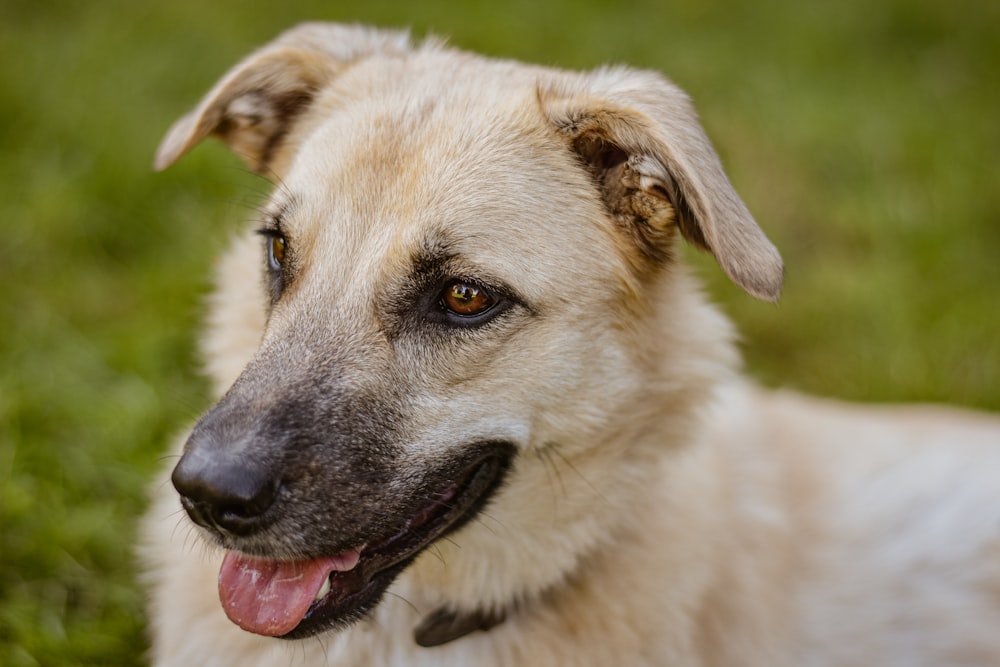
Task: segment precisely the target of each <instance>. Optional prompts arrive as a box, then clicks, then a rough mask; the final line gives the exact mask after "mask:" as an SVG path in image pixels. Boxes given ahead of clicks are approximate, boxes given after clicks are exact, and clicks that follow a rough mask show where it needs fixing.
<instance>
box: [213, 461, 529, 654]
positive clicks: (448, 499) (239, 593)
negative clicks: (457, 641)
mask: <svg viewBox="0 0 1000 667" xmlns="http://www.w3.org/2000/svg"><path fill="white" fill-rule="evenodd" d="M512 453H513V448H512V447H511V446H510V445H508V444H497V445H494V446H492V447H491V448H490V449H489V451H488V453H487V454H486V455H485V456H483V457H481V458H479V459H477V461H476V462H475V463H474V464H473V465H471V466H469V467H467V468H466V469H465V471H464V472H463V473H462V474H460V475H458V476H456V477H455V478H454V479H453V480H452V481H450V482H448V483H447V484H445V485H444V486H443V487H442V488H441V489H439V490H438V491H437V493H436V494H435V498H434V499H433V500H432V501H431V502H430V503H428V504H427V505H426V506H424V507H423V508H421V509H420V510H419V511H417V512H416V513H415V514H413V515H411V516H409V517H407V518H406V519H405V520H404V521H402V523H401V525H400V527H399V529H397V530H396V531H395V532H393V533H392V534H389V535H384V536H380V537H379V538H377V539H376V540H374V541H372V542H369V543H368V544H366V545H363V546H359V547H357V548H354V549H351V550H348V551H344V552H342V553H339V554H335V555H332V556H327V557H322V558H315V559H310V560H299V561H287V560H269V559H265V558H257V557H251V556H245V555H243V554H240V553H238V552H236V551H227V552H226V556H225V559H224V560H223V564H222V569H221V570H220V572H219V598H220V599H221V601H222V606H223V609H225V612H226V615H227V616H229V619H230V620H231V621H233V622H234V623H236V625H238V626H240V627H241V628H243V629H244V630H247V631H249V632H253V633H256V634H260V635H266V636H269V637H281V638H284V639H299V638H302V637H309V636H312V635H315V634H317V633H320V632H323V631H325V630H329V629H332V628H335V627H338V626H346V625H349V624H350V623H352V622H353V621H356V620H358V619H359V618H361V617H362V616H364V614H365V613H367V612H368V611H369V610H371V609H372V608H373V607H374V606H375V605H376V604H378V602H379V600H380V599H381V598H382V595H383V593H385V590H386V589H387V588H388V587H389V584H391V583H392V581H393V580H394V579H395V578H396V576H397V575H398V574H399V573H400V572H401V571H402V570H403V569H404V568H405V567H406V566H407V565H409V564H410V563H411V562H412V561H413V560H414V559H415V558H416V556H417V555H418V554H419V553H420V552H421V551H423V550H424V549H425V548H426V547H427V546H428V545H430V544H431V543H432V542H434V541H435V540H437V539H438V538H440V537H442V536H443V535H445V534H446V533H449V532H451V531H453V530H455V529H457V528H459V527H460V526H461V525H463V524H464V523H465V522H466V521H467V520H469V519H470V518H471V517H473V516H474V515H475V514H477V513H478V512H479V510H480V509H482V507H483V506H484V505H485V504H486V502H487V500H489V497H490V496H491V495H492V494H493V492H494V491H495V490H496V489H497V488H498V487H499V485H500V482H501V481H502V479H503V475H504V473H505V472H506V470H507V468H508V466H509V463H510V460H511V458H512Z"/></svg>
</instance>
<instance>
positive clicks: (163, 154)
mask: <svg viewBox="0 0 1000 667" xmlns="http://www.w3.org/2000/svg"><path fill="white" fill-rule="evenodd" d="M409 49H410V41H409V36H408V35H407V33H405V32H394V31H385V30H375V29H372V28H365V27H362V26H345V25H337V24H332V23H305V24H302V25H299V26H296V27H295V28H292V29H291V30H288V31H286V32H284V33H282V34H281V35H279V36H278V38H277V39H275V40H274V41H273V42H271V43H270V44H267V45H266V46H264V47H262V48H260V49H258V50H257V51H255V52H253V53H251V54H250V55H249V56H248V57H246V58H245V59H244V60H243V61H242V62H240V63H239V64H238V65H236V66H235V67H233V68H232V69H231V70H229V72H227V73H226V75H225V76H223V77H222V79H221V80H219V82H218V83H217V84H216V85H215V86H214V87H213V88H212V90H211V91H209V93H208V94H207V95H206V96H205V97H204V98H203V99H202V101H201V103H200V104H199V105H198V106H197V107H196V108H195V109H194V110H193V111H191V112H190V113H189V114H187V115H186V116H184V117H183V118H181V119H180V120H178V121H177V122H176V123H175V124H174V125H173V127H171V128H170V130H169V131H168V132H167V135H166V137H164V139H163V141H162V143H161V144H160V147H159V149H158V150H157V153H156V159H155V161H154V163H153V166H154V168H155V169H157V170H162V169H166V168H167V167H169V166H170V165H171V164H173V163H174V162H176V161H177V160H178V159H179V158H180V157H181V156H182V155H184V154H185V153H187V152H188V151H189V150H191V149H192V148H193V147H194V146H195V145H197V144H198V142H200V141H201V140H202V139H204V138H205V137H206V136H208V135H209V134H213V135H215V136H218V137H219V138H220V139H222V141H224V142H225V143H226V144H227V145H228V146H229V147H230V149H232V150H233V152H235V153H236V154H237V155H239V156H240V157H241V158H242V159H243V161H244V162H246V164H247V166H249V167H250V168H251V169H253V170H254V171H256V172H258V173H263V172H266V171H267V170H268V168H269V163H270V162H271V159H272V158H273V156H274V153H275V151H276V150H277V148H278V147H279V146H280V144H281V141H282V139H284V137H285V136H286V134H287V133H288V130H289V128H290V127H291V124H292V122H293V121H294V120H295V119H296V117H297V116H299V114H301V113H302V112H303V111H304V110H305V109H306V108H307V107H308V106H309V104H311V103H312V101H313V98H314V97H315V95H316V93H317V92H318V91H319V89H320V88H322V86H323V85H324V84H325V83H327V82H328V81H330V80H331V79H332V78H333V77H334V76H336V75H337V73H338V72H340V71H342V70H343V69H344V68H345V67H347V66H348V65H350V63H351V62H353V61H356V60H359V59H361V58H364V57H366V56H370V55H372V54H375V53H397V54H402V53H405V52H406V51H408V50H409Z"/></svg>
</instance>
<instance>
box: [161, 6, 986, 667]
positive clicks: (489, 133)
mask: <svg viewBox="0 0 1000 667" xmlns="http://www.w3.org/2000/svg"><path fill="white" fill-rule="evenodd" d="M210 134H213V135H216V136H218V137H220V138H221V139H222V140H223V141H225V142H226V143H227V144H228V145H229V146H230V147H231V148H232V149H233V150H234V151H235V152H236V153H238V154H239V155H240V156H241V157H242V158H243V159H244V160H245V161H246V162H247V163H248V164H249V165H250V166H251V167H252V168H253V169H254V170H256V171H258V172H260V173H262V174H265V175H267V176H269V177H270V178H272V179H273V180H274V181H275V182H276V183H277V187H276V189H275V192H274V194H273V196H272V197H271V199H270V202H269V203H268V204H267V205H266V206H265V207H264V209H263V210H262V212H261V216H260V223H259V225H258V227H260V229H259V230H258V231H259V233H254V230H248V232H247V233H246V234H245V235H243V236H241V237H240V238H238V239H237V240H236V242H235V244H234V246H233V248H232V250H231V251H230V253H229V254H228V255H227V257H226V259H225V260H224V261H223V263H222V265H221V271H220V274H219V289H218V291H217V293H216V296H215V298H214V299H213V301H212V306H213V309H212V315H211V320H210V323H209V324H210V327H209V331H208V336H207V342H206V344H205V350H206V356H207V363H208V369H209V371H210V373H211V375H212V378H213V380H214V383H215V387H216V388H217V390H218V393H219V395H220V397H221V398H220V400H219V402H218V404H217V405H216V406H215V407H214V408H212V409H211V410H210V411H209V412H208V413H207V414H206V415H205V416H204V417H203V418H202V419H201V421H200V422H199V423H198V425H197V426H196V427H195V428H194V430H193V432H192V434H191V436H190V438H189V439H188V440H187V443H186V445H185V447H184V455H183V457H182V458H181V459H180V462H179V463H178V465H177V466H176V468H175V469H174V471H173V484H174V486H175V487H176V489H177V490H178V491H179V492H180V496H181V499H180V504H181V505H183V507H184V509H185V510H186V511H187V514H188V515H189V516H190V518H191V519H192V520H193V521H194V522H195V523H196V524H198V525H199V526H200V527H199V528H197V529H196V530H197V533H198V534H199V536H193V535H192V534H191V530H192V529H190V528H188V527H185V526H181V527H178V516H177V511H178V497H177V495H176V493H175V492H174V490H173V489H171V488H169V486H170V485H168V484H160V485H158V486H157V489H158V490H157V496H158V497H157V500H156V503H155V507H154V509H153V511H152V512H151V514H150V516H149V517H148V519H147V522H146V524H145V526H146V536H145V541H144V547H143V557H144V558H145V561H146V563H147V564H148V566H149V570H150V581H151V585H152V590H153V599H152V604H151V627H152V633H153V660H154V662H155V664H157V665H174V666H177V667H191V666H193V665H239V666H241V667H249V666H253V665H260V666H264V665H267V666H274V665H320V666H329V667H335V666H336V667H342V666H381V665H427V666H431V665H433V666H435V667H442V666H447V665H474V666H480V667H486V666H490V665H512V666H514V665H517V666H521V665H558V666H564V667H570V666H572V667H583V666H586V665H601V666H609V665H610V666H613V667H638V666H641V665H669V666H672V667H683V666H693V665H718V666H722V665H725V666H733V665H759V666H767V667H777V666H801V665H841V666H847V665H858V666H865V667H870V666H874V665H879V666H884V665H900V666H907V667H910V666H913V665H935V666H940V665H983V666H985V665H994V666H995V665H1000V420H998V419H996V418H993V417H988V416H980V415H976V414H972V413H964V412H960V411H953V410H946V409H915V408H865V407H851V406H847V405H842V404H837V403H832V402H825V401H819V400H815V399H809V398H805V397H800V396H796V395H792V394H787V393H771V392H765V391H762V390H759V389H757V388H755V387H753V386H751V385H749V384H747V383H745V382H743V381H741V380H740V379H739V377H738V375H737V374H736V371H735V370H734V369H735V368H736V367H737V365H738V360H737V355H736V352H735V351H734V347H733V345H732V343H731V338H732V331H731V329H730V327H729V325H728V324H727V322H726V320H725V319H724V318H723V317H722V316H721V315H720V314H719V313H718V312H717V311H716V310H714V309H713V308H712V307H711V306H709V305H707V304H706V303H705V300H704V299H703V298H702V296H701V295H700V293H699V289H698V287H697V285H696V284H695V283H694V281H693V280H692V279H691V277H690V276H689V275H688V273H687V272H686V271H685V270H684V269H683V267H682V266H681V265H680V264H679V263H678V261H677V258H676V246H677V244H678V243H679V242H680V237H684V238H686V239H687V240H688V241H690V242H692V243H694V244H696V245H698V246H700V247H702V248H704V249H707V250H708V251H709V252H711V253H712V254H713V255H714V256H715V257H716V259H717V260H718V262H719V264H720V265H721V266H722V268H723V270H725V272H726V273H727V274H728V275H729V276H730V277H731V278H732V280H733V281H735V282H736V283H737V284H738V285H740V286H741V287H742V288H743V289H744V290H746V291H747V292H749V293H750V294H752V295H754V296H757V297H760V298H763V299H772V300H773V299H776V298H777V297H778V294H779V291H780V288H781V282H782V266H781V260H780V257H779V255H778V253H777V252H776V251H775V249H774V248H773V246H772V245H771V244H770V243H769V242H768V240H767V239H766V238H765V236H764V234H763V233H762V232H761V231H760V229H759V228H758V227H757V225H756V224H755V222H754V221H753V219H752V218H751V216H750V214H749V213H748V212H747V210H746V208H745V206H744V205H743V203H742V202H741V201H740V199H739V198H738V197H737V195H736V194H735V192H734V191H733V189H732V186H731V185H730V184H729V182H728V180H727V179H726V176H725V175H724V173H723V171H722V168H721V167H720V165H719V161H718V159H717V157H716V155H715V153H714V151H713V150H712V148H711V145H710V144H709V141H708V139H707V138H706V137H705V135H704V133H703V132H702V130H701V128H700V127H699V125H698V122H697V120H696V117H695V113H694V111H693V110H692V108H691V106H690V104H689V102H688V100H687V98H686V97H685V95H684V94H683V93H682V92H681V91H680V90H678V89H677V88H676V87H674V86H673V85H671V84H670V83H668V82H667V81H666V80H664V79H663V78H662V77H660V76H658V75H656V74H653V73H649V72H642V71H634V70H630V69H624V68H610V69H601V70H597V71H595V72H591V73H585V74H582V73H571V72H563V71H556V70H551V69H543V68H538V67H529V66H525V65H521V64H517V63H513V62H503V61H496V60H488V59H485V58H481V57H478V56H475V55H471V54H468V53H463V52H461V51H457V50H454V49H450V48H446V47H444V46H442V45H441V44H438V43H436V42H430V43H426V44H424V45H422V46H411V45H410V44H409V42H408V39H407V37H406V36H405V35H403V34H400V33H393V32H382V31H375V30H369V29H364V28H360V27H345V26H337V25H304V26H301V27H299V28H296V29H294V30H292V31H290V32H287V33H285V34H284V35H282V36H281V37H279V38H278V40H276V41H275V42H273V43H271V44H269V45H267V46H266V47H264V48H263V49H261V50H259V51H257V52H255V53H253V54H252V55H251V56H249V57H248V58H247V59H246V60H244V61H243V62H242V63H240V64H239V65H238V66H237V67H236V68H234V69H233V70H232V71H230V72H229V73H228V74H227V75H226V76H225V77H224V78H223V79H222V81H221V82H220V83H219V84H218V85H217V86H216V87H215V88H214V89H213V90H212V91H211V92H210V93H209V94H208V95H207V97H206V98H205V99H204V101H203V102H202V103H201V104H200V105H199V106H198V108H197V109H196V110H195V111H194V112H192V113H191V114H189V115H188V116H185V117H184V118H182V119H181V120H180V121H179V122H178V123H177V125H176V126H175V127H174V128H173V129H172V130H171V131H170V133H169V135H168V136H167V138H166V139H165V141H164V142H163V145H162V146H161V148H160V152H159V155H158V156H157V162H156V165H157V167H158V168H164V167H166V166H168V165H170V164H171V163H173V162H174V161H175V160H177V159H178V158H179V157H180V156H181V155H182V154H184V153H185V152H186V151H187V150H189V149H190V148H191V147H192V146H194V145H195V144H197V143H198V142H199V141H201V140H202V139H203V138H204V137H206V136H208V135H210ZM184 521H185V522H186V521H187V519H186V518H185V519H184ZM201 537H204V538H205V540H204V544H208V545H211V546H209V547H208V548H203V547H202V546H201V545H200V544H199V542H202V540H201V539H200V538H201ZM227 616H228V618H227ZM300 638H311V639H305V640H301V639H300ZM295 639H299V640H298V641H295Z"/></svg>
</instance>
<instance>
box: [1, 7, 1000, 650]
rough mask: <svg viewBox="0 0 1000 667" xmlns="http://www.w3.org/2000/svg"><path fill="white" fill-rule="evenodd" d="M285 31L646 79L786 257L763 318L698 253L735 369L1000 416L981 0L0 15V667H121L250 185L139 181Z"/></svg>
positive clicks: (195, 160) (219, 159)
mask: <svg viewBox="0 0 1000 667" xmlns="http://www.w3.org/2000/svg"><path fill="white" fill-rule="evenodd" d="M305 19H326V20H341V21H362V22H377V23H382V24H386V25H392V26H411V27H412V28H413V30H414V32H415V34H417V35H422V34H425V33H426V32H428V31H432V32H435V33H439V34H442V35H446V36H450V37H451V40H452V42H453V43H454V44H456V45H458V46H461V47H464V48H469V49H475V50H478V51H482V52H485V53H487V54H492V55H499V56H504V57H513V58H519V59H524V60H530V61H535V62H540V63H544V64H553V65H559V66H563V67H574V68H586V67H591V66H596V65H598V64H601V63H604V62H623V63H631V64H635V65H639V66H643V67H650V68H656V69H660V70H662V71H664V72H666V73H667V74H668V75H669V76H670V77H672V78H673V79H674V80H675V81H676V82H677V83H679V84H680V85H681V86H682V87H684V88H685V89H687V90H688V91H689V92H690V93H691V94H692V95H693V97H694V98H695V101H696V103H697V105H698V107H699V109H700V111H701V114H702V118H703V120H704V123H705V125H706V127H707V129H708V132H709V134H710V136H712V138H713V139H714V141H715V143H716V145H717V147H718V149H719V151H720V153H721V154H722V157H723V160H724V162H725V164H726V166H727V169H728V171H729V173H730V176H731V177H732V180H733V181H734V183H735V184H736V186H737V189H738V190H739V191H740V192H741V194H742V195H743V197H744V199H745V200H746V201H747V203H748V205H749V207H750V209H751V210H752V211H753V212H754V213H755V215H756V217H757V219H758V220H759V221H760V222H761V224H762V225H763V226H764V228H765V229H766V230H767V232H768V233H769V235H770V236H771V238H772V239H773V240H774V241H775V242H776V243H777V245H778V246H779V247H780V248H781V249H782V251H783V253H784V255H785V259H786V265H787V285H786V291H785V295H784V298H783V299H782V301H781V303H780V304H779V305H777V306H774V305H769V304H764V303H760V302H756V301H754V300H752V299H750V298H748V297H746V296H744V295H742V294H741V293H739V292H738V290H736V289H735V288H733V287H732V286H730V285H729V284H728V283H727V282H726V281H725V280H724V278H723V277H722V275H721V272H720V271H719V270H718V269H717V267H715V266H714V264H713V263H712V261H711V260H710V259H709V258H705V257H702V256H696V255H697V254H696V253H694V252H691V253H689V254H690V255H691V256H692V257H691V259H692V261H694V262H696V263H697V264H698V266H699V270H700V272H701V273H702V274H703V275H704V277H705V280H706V282H707V283H708V284H709V289H710V292H711V293H712V295H713V297H714V298H715V299H717V300H718V301H720V302H722V303H724V304H725V307H726V309H727V310H728V311H729V312H730V313H731V314H732V315H733V317H734V319H736V320H737V322H738V323H739V325H740V328H741V329H742V331H743V333H744V334H745V339H744V348H745V352H746V357H747V366H748V370H749V372H750V373H751V374H753V375H754V376H755V377H757V378H759V379H760V380H761V381H762V382H765V383H766V384H768V385H774V386H789V387H796V388H800V389H803V390H807V391H810V392H816V393H821V394H825V395H831V396H839V397H845V398H851V399H863V400H874V401H897V400H921V401H949V402H955V403H960V404H965V405H969V406H975V407H981V408H991V409H1000V388H998V387H997V380H998V378H1000V372H998V369H1000V308H998V305H1000V304H998V297H997V288H998V286H1000V225H998V224H997V223H998V222H1000V220H998V218H1000V187H998V185H1000V182H998V178H1000V177H998V169H997V159H998V158H997V156H998V155H1000V85H998V83H997V72H1000V39H998V35H1000V3H996V2H983V1H981V0H979V1H975V0H953V1H951V2H947V3H945V2H940V0H929V1H926V2H922V1H913V2H903V1H902V0H880V1H879V2H872V1H871V0H840V1H838V2H810V1H803V0H774V1H771V0H766V1H763V2H754V3H733V4H727V3H722V2H715V1H712V0H680V1H677V2H663V1H660V2H653V1H642V0H630V1H623V2H610V1H598V0H575V1H573V2H570V1H569V0H559V1H556V2H544V1H539V0H533V1H531V2H528V1H526V0H512V1H508V2H497V1H496V0H491V1H489V2H487V1H483V0H466V1H464V2H455V3H453V4H449V3H445V2H441V1H435V2H424V3H419V2H399V1H397V2H388V1H385V0H367V1H366V2H363V3H361V2H359V3H350V4H349V3H338V2H335V1H334V2H322V3H320V2H305V1H301V0H283V1H282V2H274V3H263V2H257V3H246V4H245V5H243V4H240V3H237V2H232V1H230V0H212V1H205V0H197V1H195V0H171V2H163V3H145V2H134V1H131V0H130V1H125V0H105V1H102V2H65V3H62V4H55V3H52V2H39V1H37V0H31V1H28V0H0V230H2V236H0V289H2V293H0V664H2V665H5V666H8V667H20V666H22V665H63V664H65V665H71V664H100V665H129V664H138V663H140V662H141V660H142V652H143V650H144V646H145V642H144V638H143V628H144V620H143V613H142V595H141V592H140V591H139V589H138V586H137V585H136V581H135V564H134V560H133V557H132V554H131V544H132V542H133V539H134V535H135V522H136V518H137V517H138V516H139V515H140V513H141V511H142V509H143V507H144V505H145V500H144V497H145V487H146V486H147V485H148V484H149V480H150V477H151V474H152V473H153V471H154V470H155V469H157V467H158V466H160V465H162V462H163V457H164V454H163V452H164V448H165V445H166V442H167V441H168V440H169V439H170V437H171V436H172V435H173V434H176V433H177V432H179V431H180V430H181V429H182V428H183V426H184V425H185V424H186V423H188V422H189V420H191V419H193V418H194V417H195V416H196V415H197V414H198V412H199V411H200V410H202V409H203V408H204V407H205V406H206V403H207V400H208V399H207V390H206V383H205V382H204V381H203V380H202V379H200V378H199V376H198V371H197V361H196V358H195V354H194V351H193V350H194V342H193V341H194V332H195V330H196V327H197V323H198V321H199V318H200V314H201V297H202V295H203V294H204V292H205V290H206V288H207V282H206V279H207V276H208V275H209V272H210V269H211V265H212V258H213V257H214V256H215V255H216V254H217V252H218V251H219V249H220V247H221V246H222V244H223V243H224V241H225V239H226V237H227V235H229V234H231V233H232V231H233V230H234V229H236V228H237V226H239V225H241V224H242V223H243V222H245V221H246V220H248V219H250V217H251V216H252V209H253V207H254V205H256V203H258V202H259V201H260V200H261V198H262V196H263V194H264V192H266V189H267V186H266V184H265V183H263V182H262V181H260V180H258V179H256V178H254V177H252V176H250V175H248V174H246V173H245V172H244V170H243V169H242V167H241V165H240V163H239V162H238V161H237V160H236V159H235V158H234V157H233V156H231V155H229V154H228V153H227V152H226V151H225V150H224V149H223V148H222V147H221V146H219V145H217V144H212V145H206V146H203V147H200V148H198V149H197V150H196V151H195V152H194V153H193V154H192V155H191V156H189V157H188V158H186V159H185V160H184V161H182V162H181V163H180V164H179V165H177V166H175V167H174V168H172V169H171V170H169V171H167V172H166V173H164V174H154V173H152V172H151V170H150V168H149V165H150V162H151V160H152V155H153V152H154V149H155V147H156V145H157V143H158V141H159V139H160V137H161V136H162V134H163V132H164V131H165V130H166V128H167V127H168V126H169V124H170V123H171V122H172V121H173V120H174V119H175V118H176V117H178V116H179V115H180V114H181V113H183V112H185V111H186V110H187V109H188V108H189V107H190V106H192V105H193V104H194V103H195V102H196V101H197V99H198V98H199V97H200V95H201V94H202V93H203V92H205V90H206V89H207V88H208V87H209V86H210V85H211V84H212V83H213V82H214V81H215V79H216V77H217V76H219V75H220V74H221V73H222V72H223V71H224V70H225V69H226V68H228V67H229V66H230V65H232V64H233V63H234V62H235V61H236V60H237V59H238V58H240V57H242V56H243V55H244V54H245V53H246V52H247V51H248V50H249V49H251V48H252V47H254V46H256V45H258V44H260V43H262V42H265V41H267V40H268V39H270V38H271V37H273V36H274V35H275V34H276V33H277V32H279V31H280V30H282V29H284V28H286V27H288V26H290V25H292V24H294V23H296V22H298V21H301V20H305Z"/></svg>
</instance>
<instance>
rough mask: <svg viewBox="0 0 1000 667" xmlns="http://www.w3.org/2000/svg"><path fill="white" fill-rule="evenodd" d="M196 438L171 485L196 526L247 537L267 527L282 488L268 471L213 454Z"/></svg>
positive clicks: (238, 457)
mask: <svg viewBox="0 0 1000 667" xmlns="http://www.w3.org/2000/svg"><path fill="white" fill-rule="evenodd" d="M203 440H204V438H201V439H199V436H198V435H197V434H195V435H193V436H192V437H191V440H189V441H188V446H187V451H186V452H185V454H184V456H182V457H181V460H180V462H179V463H178V464H177V467H176V468H174V472H173V474H172V475H171V477H170V479H171V481H172V482H173V484H174V488H175V489H177V492H178V493H180V494H181V505H182V506H183V507H184V509H185V510H186V511H187V513H188V516H190V517H191V520H192V521H194V522H195V523H197V524H199V525H201V526H204V527H206V528H209V529H214V530H221V531H224V532H228V533H232V534H235V535H240V536H246V535H249V534H251V533H253V532H254V531H256V530H259V529H260V528H261V527H262V526H263V525H264V524H265V523H266V516H265V515H266V513H267V510H268V509H269V508H270V507H271V506H272V505H273V504H274V501H275V499H276V498H277V497H278V491H279V489H280V486H281V483H280V478H279V476H278V474H277V473H276V471H275V470H274V469H273V467H272V466H269V465H267V464H266V462H262V461H260V460H255V459H253V458H252V457H251V455H249V454H248V453H246V452H245V451H244V452H242V453H235V452H232V451H227V450H226V449H225V448H218V447H216V448H213V447H211V444H212V443H206V442H204V441H203Z"/></svg>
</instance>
